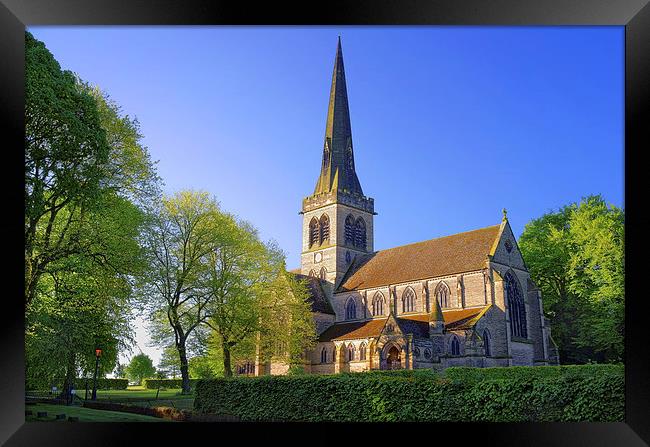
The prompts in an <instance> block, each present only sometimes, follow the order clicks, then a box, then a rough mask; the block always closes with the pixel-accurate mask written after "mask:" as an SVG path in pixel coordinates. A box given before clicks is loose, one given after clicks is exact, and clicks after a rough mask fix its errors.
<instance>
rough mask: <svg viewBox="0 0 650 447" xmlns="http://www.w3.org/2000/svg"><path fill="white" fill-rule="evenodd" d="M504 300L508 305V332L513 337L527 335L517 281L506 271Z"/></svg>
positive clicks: (522, 300) (522, 301) (524, 314)
mask: <svg viewBox="0 0 650 447" xmlns="http://www.w3.org/2000/svg"><path fill="white" fill-rule="evenodd" d="M504 279H505V283H506V301H507V305H508V317H510V333H511V334H512V335H513V336H515V337H522V338H527V337H528V328H527V326H526V305H525V303H524V298H523V294H522V292H521V287H520V285H519V281H517V279H516V278H515V277H514V276H513V275H512V273H511V272H508V273H506V276H505V278H504Z"/></svg>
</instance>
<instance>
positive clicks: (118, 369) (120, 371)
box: [113, 362, 126, 379]
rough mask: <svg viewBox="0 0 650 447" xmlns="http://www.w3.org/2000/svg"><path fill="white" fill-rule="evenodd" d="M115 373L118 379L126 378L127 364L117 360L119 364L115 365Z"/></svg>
mask: <svg viewBox="0 0 650 447" xmlns="http://www.w3.org/2000/svg"><path fill="white" fill-rule="evenodd" d="M113 375H115V378H116V379H124V378H125V377H126V366H125V365H123V364H122V363H120V362H117V366H115V371H113Z"/></svg>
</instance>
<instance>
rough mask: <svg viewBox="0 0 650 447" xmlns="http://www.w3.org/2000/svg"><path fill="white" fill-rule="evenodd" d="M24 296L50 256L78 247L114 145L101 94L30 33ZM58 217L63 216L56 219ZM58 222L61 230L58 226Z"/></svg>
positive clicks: (28, 296) (52, 258)
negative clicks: (78, 222) (76, 226)
mask: <svg viewBox="0 0 650 447" xmlns="http://www.w3.org/2000/svg"><path fill="white" fill-rule="evenodd" d="M25 63H26V65H25V99H26V101H25V302H26V304H28V305H29V303H30V302H31V301H32V299H33V298H34V295H35V294H36V287H37V285H38V280H39V279H40V277H41V275H42V274H43V272H44V269H45V268H46V267H47V266H48V264H50V263H52V262H55V261H57V260H59V259H62V258H64V257H66V256H69V255H72V254H75V253H79V252H80V250H81V248H80V247H79V245H78V237H77V236H78V233H75V232H74V231H71V229H70V225H71V224H72V223H73V221H74V219H75V218H76V217H77V216H79V214H78V213H75V212H74V211H73V210H70V211H69V212H68V213H67V214H68V216H69V217H68V219H63V220H62V219H58V218H59V213H60V212H61V211H62V210H63V209H64V208H68V209H70V208H75V209H76V208H79V209H81V210H82V211H81V213H83V210H85V209H87V208H88V207H92V205H93V203H94V200H95V198H96V195H97V193H98V191H99V189H100V180H101V178H102V176H103V175H104V171H103V170H102V165H104V164H105V163H106V162H107V161H108V154H109V146H108V143H107V141H106V135H105V132H104V129H102V127H101V123H100V117H99V113H98V111H97V105H96V102H95V100H94V99H93V98H92V97H91V96H90V95H88V94H87V93H85V92H83V91H80V89H79V88H78V85H77V82H76V78H75V76H74V75H73V74H72V73H71V72H69V71H62V70H61V67H60V66H59V64H58V62H57V61H56V60H55V59H54V57H52V54H51V53H50V52H49V51H48V50H47V49H46V48H45V45H43V43H42V42H39V41H37V40H36V39H34V38H33V36H32V35H31V34H30V33H28V32H26V33H25ZM57 220H60V222H57ZM55 224H58V225H57V227H58V231H57V232H56V233H57V234H53V229H54V227H55Z"/></svg>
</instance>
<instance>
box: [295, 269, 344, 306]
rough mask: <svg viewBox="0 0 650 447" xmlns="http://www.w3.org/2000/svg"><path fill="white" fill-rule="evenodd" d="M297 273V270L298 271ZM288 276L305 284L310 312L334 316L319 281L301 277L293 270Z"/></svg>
mask: <svg viewBox="0 0 650 447" xmlns="http://www.w3.org/2000/svg"><path fill="white" fill-rule="evenodd" d="M298 271H299V270H298ZM288 273H289V274H291V275H293V276H295V277H296V278H297V279H302V280H304V281H305V282H306V283H307V290H308V291H309V299H308V301H309V304H310V305H311V311H312V312H322V313H324V314H331V315H335V314H334V310H333V309H332V306H331V305H330V302H329V300H328V299H327V296H326V295H325V291H324V290H323V287H322V286H321V280H320V279H318V278H314V277H313V276H308V275H302V274H300V273H295V271H294V270H290V271H289V272H288Z"/></svg>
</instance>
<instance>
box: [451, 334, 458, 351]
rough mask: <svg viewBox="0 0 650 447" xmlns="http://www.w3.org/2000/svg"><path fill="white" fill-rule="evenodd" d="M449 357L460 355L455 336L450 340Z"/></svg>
mask: <svg viewBox="0 0 650 447" xmlns="http://www.w3.org/2000/svg"><path fill="white" fill-rule="evenodd" d="M451 355H460V342H459V341H458V337H456V336H455V335H454V336H453V337H452V338H451Z"/></svg>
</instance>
